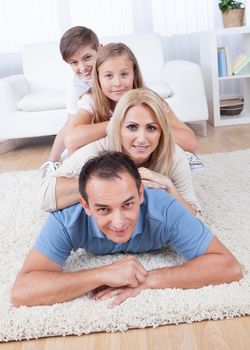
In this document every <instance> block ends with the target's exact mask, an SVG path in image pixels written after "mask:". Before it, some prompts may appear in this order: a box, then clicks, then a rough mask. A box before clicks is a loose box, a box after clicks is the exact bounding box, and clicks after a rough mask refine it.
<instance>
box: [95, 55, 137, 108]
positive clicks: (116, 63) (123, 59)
mask: <svg viewBox="0 0 250 350" xmlns="http://www.w3.org/2000/svg"><path fill="white" fill-rule="evenodd" d="M98 74H99V81H100V86H101V89H102V91H103V93H104V95H105V96H106V97H108V98H109V99H110V100H111V101H114V102H117V101H119V99H120V98H121V97H122V96H123V95H124V94H125V93H126V92H127V91H130V90H132V89H133V82H134V68H133V62H132V61H131V60H130V59H129V58H128V57H127V55H125V54H124V55H121V56H114V57H110V58H109V59H107V60H106V61H104V62H103V63H102V64H101V65H100V67H99V69H98Z"/></svg>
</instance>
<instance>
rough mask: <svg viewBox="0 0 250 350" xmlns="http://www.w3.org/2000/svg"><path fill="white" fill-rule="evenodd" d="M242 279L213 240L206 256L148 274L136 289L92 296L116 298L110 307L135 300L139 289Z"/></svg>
mask: <svg viewBox="0 0 250 350" xmlns="http://www.w3.org/2000/svg"><path fill="white" fill-rule="evenodd" d="M241 278H242V270H241V267H240V264H239V262H238V261H237V260H236V258H235V257H234V256H233V255H232V254H231V253H230V251H229V250H228V249H227V248H226V247H225V246H224V245H223V244H222V243H221V242H220V241H219V239H218V238H216V237H214V238H213V239H212V241H211V243H210V244H209V246H208V249H207V251H206V253H205V254H204V255H202V256H199V257H197V258H194V259H193V260H190V261H188V262H186V263H184V264H182V265H180V266H174V267H165V268H161V269H155V270H151V271H149V272H148V274H147V277H146V279H145V282H143V283H142V284H140V285H139V286H138V287H137V288H128V287H125V288H117V290H116V292H114V291H113V290H111V289H110V288H107V289H106V290H102V291H100V292H99V293H97V294H96V295H94V297H93V298H94V299H95V300H98V299H99V300H103V299H107V298H110V297H113V296H116V298H114V300H113V301H112V303H111V304H110V307H114V306H116V305H119V304H121V303H122V302H123V301H125V300H126V299H128V298H131V297H135V296H136V295H138V294H139V293H140V292H141V291H142V290H143V289H146V288H152V289H158V288H160V289H165V288H182V289H190V288H199V287H203V286H206V285H210V284H211V285H216V284H220V283H230V282H233V281H238V280H240V279H241Z"/></svg>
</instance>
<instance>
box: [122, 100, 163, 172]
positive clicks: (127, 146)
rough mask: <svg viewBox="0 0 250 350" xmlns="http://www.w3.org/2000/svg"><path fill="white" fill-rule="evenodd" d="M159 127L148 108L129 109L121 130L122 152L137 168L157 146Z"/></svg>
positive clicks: (142, 106)
mask: <svg viewBox="0 0 250 350" xmlns="http://www.w3.org/2000/svg"><path fill="white" fill-rule="evenodd" d="M160 136H161V127H160V125H159V124H158V122H157V119H156V117H155V114H154V112H153V111H152V110H151V108H149V107H148V106H144V105H137V106H133V107H131V108H130V109H129V110H128V112H127V114H126V117H125V119H124V122H123V125H122V128H121V140H122V141H121V142H122V151H123V152H124V153H126V154H128V155H129V156H130V157H131V158H132V159H133V161H134V162H135V164H136V165H137V167H139V166H142V165H143V164H144V163H146V162H147V161H148V159H149V158H150V156H151V154H152V152H154V150H155V149H156V147H157V146H158V144H159V140H160Z"/></svg>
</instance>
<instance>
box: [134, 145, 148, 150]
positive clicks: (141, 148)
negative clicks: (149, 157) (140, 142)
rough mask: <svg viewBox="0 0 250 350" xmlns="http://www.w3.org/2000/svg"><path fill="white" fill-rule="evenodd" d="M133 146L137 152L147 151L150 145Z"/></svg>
mask: <svg viewBox="0 0 250 350" xmlns="http://www.w3.org/2000/svg"><path fill="white" fill-rule="evenodd" d="M133 148H134V149H135V150H136V151H137V152H145V151H146V150H147V149H148V146H135V145H133Z"/></svg>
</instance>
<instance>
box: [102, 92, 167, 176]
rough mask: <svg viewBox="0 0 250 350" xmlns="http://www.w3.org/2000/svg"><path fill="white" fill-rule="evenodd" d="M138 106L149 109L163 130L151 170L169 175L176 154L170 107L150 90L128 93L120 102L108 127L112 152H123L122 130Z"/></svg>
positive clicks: (152, 158) (152, 157) (152, 155)
mask: <svg viewBox="0 0 250 350" xmlns="http://www.w3.org/2000/svg"><path fill="white" fill-rule="evenodd" d="M137 105H143V106H147V107H149V108H150V109H151V110H152V111H153V113H154V115H155V117H156V120H157V122H158V124H159V126H160V128H161V136H160V139H159V143H158V146H157V147H156V149H155V150H154V152H153V153H152V154H151V158H150V165H149V169H151V170H154V171H157V172H159V173H161V174H165V175H168V174H169V170H170V167H171V162H172V159H173V152H174V142H173V139H172V136H171V133H170V129H171V126H170V122H169V120H168V114H169V107H168V104H167V102H166V101H165V100H164V99H163V98H161V97H160V96H159V95H158V94H157V93H155V92H154V91H152V90H150V89H148V88H140V89H134V90H131V91H128V92H126V94H124V95H123V96H122V97H121V98H120V100H119V101H118V103H117V105H116V107H115V110H114V114H113V117H112V119H111V120H110V123H109V126H108V135H107V137H108V144H109V146H110V150H114V151H120V152H122V140H121V128H122V126H123V123H124V120H125V117H126V114H127V112H128V110H129V109H130V108H131V107H133V106H137Z"/></svg>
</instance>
